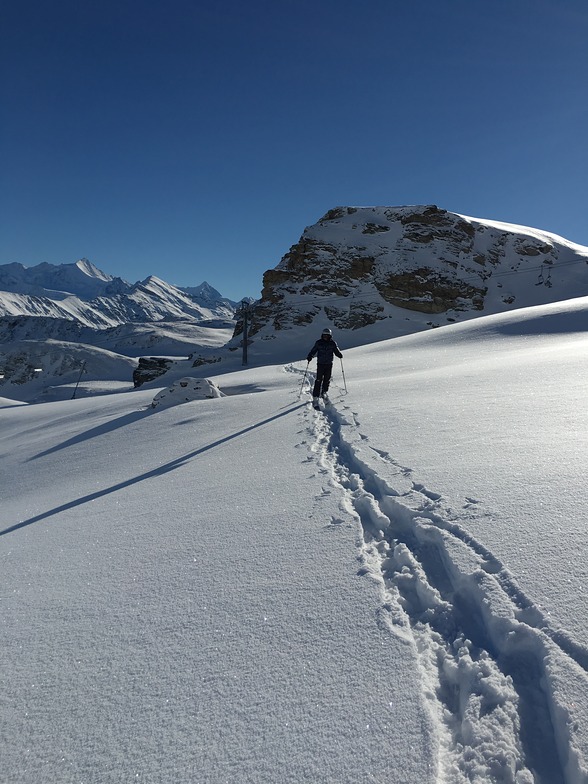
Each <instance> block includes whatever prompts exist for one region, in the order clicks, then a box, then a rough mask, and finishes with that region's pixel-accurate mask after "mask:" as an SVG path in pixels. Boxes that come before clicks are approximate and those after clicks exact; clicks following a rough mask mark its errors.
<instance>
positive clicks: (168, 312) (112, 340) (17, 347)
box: [0, 259, 236, 399]
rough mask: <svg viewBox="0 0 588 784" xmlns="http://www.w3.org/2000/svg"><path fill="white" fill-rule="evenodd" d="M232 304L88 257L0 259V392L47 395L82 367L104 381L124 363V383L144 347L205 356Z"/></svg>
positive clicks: (226, 333)
mask: <svg viewBox="0 0 588 784" xmlns="http://www.w3.org/2000/svg"><path fill="white" fill-rule="evenodd" d="M235 308H236V303H233V302H231V301H230V300H228V299H226V298H224V297H222V296H221V294H220V293H219V292H218V291H216V290H215V289H213V288H212V286H210V285H209V284H208V283H203V284H202V285H201V286H199V287H196V288H194V289H187V290H183V289H180V288H178V287H177V286H173V285H171V284H169V283H166V282H165V281H163V280H160V279H159V278H156V277H154V276H150V277H148V278H146V279H145V280H143V281H139V282H137V283H134V284H131V283H129V282H127V281H125V280H123V279H122V278H115V277H112V276H111V275H107V274H105V273H104V272H102V271H101V270H99V269H98V268H97V267H95V266H94V265H93V264H92V263H91V262H89V261H88V260H87V259H81V260H80V261H78V262H76V263H75V264H60V265H53V264H39V265H37V266H35V267H25V266H24V265H22V264H4V265H0V388H1V389H2V394H3V395H4V396H8V397H17V398H19V399H37V398H39V399H47V398H46V393H47V389H48V388H49V387H50V386H51V385H52V384H53V385H64V384H68V383H69V384H71V383H72V380H73V378H74V377H77V375H79V373H80V370H81V368H82V367H83V368H84V370H85V373H86V374H88V373H89V374H94V377H96V378H97V377H98V376H100V374H102V375H101V376H100V377H101V378H102V379H103V380H108V379H109V375H108V374H109V373H114V374H115V378H116V377H117V376H116V374H117V373H120V372H121V369H123V370H125V373H126V372H127V370H128V373H127V375H128V381H129V385H130V384H132V373H133V369H134V368H135V367H136V365H137V362H136V358H137V357H140V356H142V355H144V354H151V353H153V354H158V355H164V356H171V357H179V356H184V357H185V356H190V355H196V356H197V357H198V361H202V362H205V361H207V356H208V355H209V354H211V353H212V352H213V350H214V349H216V348H218V347H220V346H222V345H224V344H225V343H226V342H227V341H228V339H229V338H230V336H231V334H232V332H233V327H234V313H235ZM108 356H110V361H107V360H106V359H105V358H106V357H108ZM121 356H122V357H125V358H126V359H125V360H121ZM98 359H99V361H98ZM84 363H85V364H84ZM129 368H130V369H129ZM96 374H98V376H97V375H96ZM104 374H106V375H104ZM25 387H26V389H25Z"/></svg>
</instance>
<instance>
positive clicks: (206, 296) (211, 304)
mask: <svg viewBox="0 0 588 784" xmlns="http://www.w3.org/2000/svg"><path fill="white" fill-rule="evenodd" d="M180 291H183V292H185V293H186V294H187V295H188V296H189V297H190V298H191V299H192V300H194V302H196V304H197V305H200V307H202V308H212V309H218V308H219V307H220V306H223V305H224V306H225V307H227V309H228V310H230V311H231V312H232V313H234V312H235V311H236V310H237V308H238V307H239V303H238V302H234V301H233V300H230V299H227V298H226V297H223V295H222V294H221V293H220V291H217V290H216V289H215V288H213V287H212V286H211V285H210V283H207V282H206V281H204V283H201V284H200V285H199V286H196V287H194V288H192V287H185V286H181V287H180Z"/></svg>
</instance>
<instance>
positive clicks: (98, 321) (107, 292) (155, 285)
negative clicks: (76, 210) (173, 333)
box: [0, 259, 235, 329]
mask: <svg viewBox="0 0 588 784" xmlns="http://www.w3.org/2000/svg"><path fill="white" fill-rule="evenodd" d="M203 286H206V287H207V289H205V291H206V292H207V294H208V296H207V298H206V304H199V302H198V300H197V299H195V298H194V297H193V296H192V295H191V294H189V293H187V292H186V291H184V290H182V289H180V288H178V287H176V286H172V285H171V284H169V283H165V282H164V281H163V280H160V279H159V278H156V277H154V276H151V277H148V278H146V279H145V280H143V281H140V282H138V283H134V284H131V283H128V282H127V281H125V280H123V279H122V278H113V277H112V276H110V275H106V274H105V273H104V272H102V271H101V270H99V269H98V268H97V267H95V266H94V265H93V264H91V263H90V262H89V261H88V260H87V259H82V260H80V261H78V262H76V263H75V264H59V265H53V264H39V265H37V266H36V267H30V268H29V267H25V266H23V265H22V264H4V265H0V316H35V317H37V316H49V317H51V318H59V319H71V320H73V321H77V322H79V323H80V324H83V325H84V326H88V327H93V328H95V329H103V328H106V327H114V326H117V325H119V324H129V323H143V322H150V321H164V320H165V321H169V320H172V319H186V318H189V319H193V320H195V321H204V320H209V319H219V318H221V319H231V318H233V315H234V312H235V305H234V304H233V303H231V302H230V300H227V299H224V298H223V297H222V296H221V295H220V294H218V292H215V293H216V294H218V297H217V298H215V297H213V296H212V293H211V292H212V291H214V289H212V288H211V287H208V284H203ZM209 290H210V291H209ZM194 291H198V289H195V290H194Z"/></svg>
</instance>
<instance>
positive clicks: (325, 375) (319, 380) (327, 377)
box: [312, 363, 333, 397]
mask: <svg viewBox="0 0 588 784" xmlns="http://www.w3.org/2000/svg"><path fill="white" fill-rule="evenodd" d="M332 372H333V365H332V364H330V365H321V364H320V363H317V366H316V381H315V382H314V388H313V390H312V396H313V397H320V396H321V395H322V394H323V393H324V392H328V390H329V383H330V381H331V373H332Z"/></svg>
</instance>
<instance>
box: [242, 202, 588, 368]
mask: <svg viewBox="0 0 588 784" xmlns="http://www.w3.org/2000/svg"><path fill="white" fill-rule="evenodd" d="M586 294H588V248H585V247H583V246H579V245H575V244H573V243H570V242H568V241H567V240H565V239H563V238H562V237H557V236H555V235H553V234H549V233H547V232H543V231H539V230H536V229H531V228H527V227H524V226H515V225H510V224H505V223H497V222H494V221H487V220H481V219H477V218H470V217H467V216H464V215H457V214H454V213H451V212H448V211H446V210H442V209H439V208H438V207H436V206H428V207H424V206H420V207H339V208H337V209H334V210H330V211H329V212H328V213H327V214H326V215H325V216H324V217H323V218H322V219H321V220H319V221H318V222H317V223H316V224H315V225H313V226H310V227H308V228H307V229H306V230H305V231H304V233H303V235H302V237H301V238H300V240H299V242H298V243H296V244H295V245H294V246H292V248H291V249H290V251H289V252H288V253H287V254H286V255H285V256H284V258H283V259H282V261H281V262H280V263H279V264H278V266H277V267H276V268H275V269H273V270H268V271H267V272H266V273H265V275H264V288H263V291H262V297H261V299H260V300H259V301H258V302H256V303H255V305H254V306H253V308H252V312H251V314H250V331H249V335H250V337H252V338H253V341H254V348H253V350H255V348H257V349H258V350H260V351H261V352H262V353H268V352H267V347H265V348H264V347H262V346H259V343H260V341H263V340H273V339H275V338H276V337H278V338H279V339H280V340H282V339H285V340H288V337H284V336H283V333H284V332H286V331H288V330H292V329H294V330H297V331H299V330H298V328H299V327H305V326H311V327H312V329H313V330H317V329H321V328H322V327H324V326H330V327H332V328H334V329H336V330H337V331H338V332H339V334H340V333H341V332H343V331H346V330H349V331H352V332H356V333H358V334H357V335H356V336H355V337H354V338H352V340H353V342H354V344H355V345H361V344H363V343H367V342H370V340H371V339H372V337H371V336H372V335H373V334H374V332H375V330H374V329H373V328H374V326H375V327H377V328H378V330H377V332H378V334H379V335H380V337H382V338H384V337H396V336H400V335H406V334H410V333H413V332H417V331H421V330H424V329H429V328H430V327H437V326H442V325H444V324H448V323H453V322H458V321H463V320H466V319H470V318H475V317H478V316H480V315H485V314H491V313H498V312H502V311H507V310H513V309H516V308H522V307H528V306H531V305H539V304H544V303H547V302H556V301H561V300H564V299H568V298H570V297H577V296H583V295H586ZM241 335H242V323H240V322H239V323H238V324H237V329H236V340H238V339H240V338H241ZM309 339H310V338H307V340H309ZM235 342H236V341H235ZM256 344H258V345H257V346H256Z"/></svg>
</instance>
